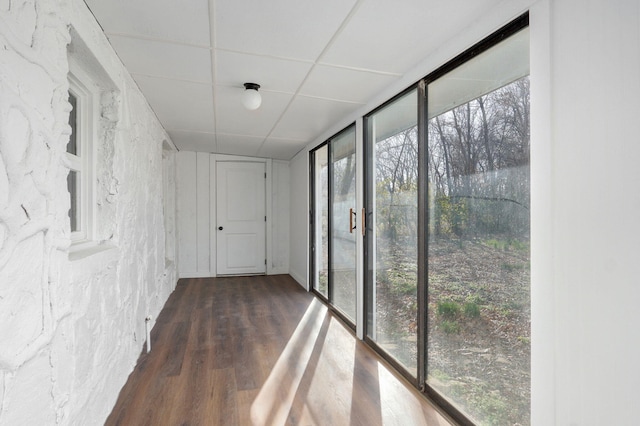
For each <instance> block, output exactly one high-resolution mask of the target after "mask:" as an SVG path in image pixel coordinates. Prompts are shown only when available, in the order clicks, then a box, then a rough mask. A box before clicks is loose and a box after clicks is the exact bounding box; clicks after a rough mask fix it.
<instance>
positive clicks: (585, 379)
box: [290, 0, 640, 426]
mask: <svg viewBox="0 0 640 426" xmlns="http://www.w3.org/2000/svg"><path fill="white" fill-rule="evenodd" d="M529 7H530V11H531V88H532V93H531V99H532V149H531V151H532V152H531V156H532V164H531V173H532V213H531V214H532V336H533V338H532V423H533V424H534V425H544V426H546V425H604V424H606V425H613V424H615V425H634V424H637V417H638V414H637V407H636V404H637V401H639V400H640V388H639V387H638V383H640V368H639V367H638V362H639V361H638V360H640V333H638V332H637V330H638V329H639V328H640V315H639V314H638V311H639V310H638V306H639V303H640V282H639V280H638V278H637V276H638V268H637V265H638V259H640V244H639V243H638V237H639V236H640V220H638V212H639V211H640V192H638V190H637V188H636V187H637V186H638V183H639V182H640V167H638V166H637V162H638V160H637V159H638V158H640V143H639V136H638V131H637V129H636V127H637V126H636V125H635V124H636V122H637V121H638V117H640V102H638V100H639V99H640V2H638V1H628V0H613V1H602V0H586V1H584V0H564V1H551V0H540V1H511V2H503V4H501V6H500V7H499V8H496V9H494V10H490V11H487V14H486V15H485V16H484V17H481V18H479V19H478V21H477V23H476V25H474V26H473V27H470V28H469V29H467V31H465V32H462V33H460V34H459V35H458V36H457V37H456V38H455V39H452V40H450V42H449V43H447V44H445V45H443V46H442V48H441V49H440V50H439V51H438V52H436V53H435V54H434V55H433V56H432V57H429V58H425V60H424V61H423V62H422V63H421V64H420V65H418V66H417V67H416V69H414V70H413V71H411V72H409V73H407V74H406V75H405V76H404V78H403V82H401V83H399V84H397V85H394V86H393V87H390V88H388V90H386V91H384V92H383V93H382V94H381V96H380V99H377V100H374V101H373V102H371V103H370V104H368V105H367V106H365V107H364V108H362V109H361V110H359V111H358V112H356V113H355V114H354V115H352V116H349V117H345V118H344V120H343V121H342V122H340V123H336V125H335V126H334V127H333V128H331V129H329V130H327V132H326V133H325V134H324V135H322V136H321V137H319V138H318V139H317V140H316V141H314V142H313V143H311V144H310V145H309V146H308V147H307V149H306V150H303V151H302V152H301V153H299V154H298V155H297V156H296V157H295V158H294V159H293V160H292V161H291V164H290V170H291V217H292V220H291V262H290V273H291V275H292V276H294V278H296V279H297V280H298V281H299V282H300V283H301V284H303V285H306V283H307V278H306V277H307V276H308V274H307V273H306V270H307V267H308V241H307V240H308V236H307V235H308V196H307V194H308V184H307V180H308V150H309V149H311V148H313V147H314V146H316V145H317V144H319V143H321V142H322V141H324V140H325V139H327V138H328V137H329V136H331V135H332V134H334V133H336V132H337V131H339V130H340V129H342V128H344V127H346V126H347V125H348V124H349V123H351V122H353V121H354V120H355V119H357V117H359V116H362V115H364V114H366V113H367V112H368V111H370V110H371V109H373V108H375V107H376V106H377V105H379V104H380V103H382V102H384V101H385V100H386V99H388V98H389V97H391V96H393V95H394V94H396V93H398V92H400V91H401V90H402V89H403V88H404V87H406V86H408V85H409V84H411V83H412V82H415V81H417V80H418V79H419V78H421V77H422V76H424V75H426V74H428V73H429V72H430V71H432V70H433V69H435V68H437V66H439V65H441V64H443V63H444V62H446V60H448V59H450V58H451V57H453V56H455V55H456V54H458V53H460V52H462V51H463V50H465V48H467V47H469V46H470V45H472V44H473V43H475V42H477V41H479V40H481V39H482V38H484V37H485V36H486V35H488V34H490V33H491V32H492V31H494V30H495V29H497V28H499V27H500V26H502V25H504V24H506V23H507V22H509V21H510V20H511V19H512V18H514V17H516V16H517V15H519V14H520V13H521V12H522V11H524V10H526V9H527V8H529Z"/></svg>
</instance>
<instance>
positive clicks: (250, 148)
mask: <svg viewBox="0 0 640 426" xmlns="http://www.w3.org/2000/svg"><path fill="white" fill-rule="evenodd" d="M217 139H218V153H220V154H230V155H248V156H251V157H257V156H258V151H259V150H260V146H261V145H262V142H263V141H264V138H262V137H253V136H241V135H227V134H221V133H218V138H217Z"/></svg>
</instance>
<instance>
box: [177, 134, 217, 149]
mask: <svg viewBox="0 0 640 426" xmlns="http://www.w3.org/2000/svg"><path fill="white" fill-rule="evenodd" d="M168 133H169V136H171V140H172V141H173V143H175V144H176V146H177V147H178V149H179V150H180V151H197V152H216V137H215V135H214V134H213V133H198V132H187V131H182V130H170V131H169V132H168Z"/></svg>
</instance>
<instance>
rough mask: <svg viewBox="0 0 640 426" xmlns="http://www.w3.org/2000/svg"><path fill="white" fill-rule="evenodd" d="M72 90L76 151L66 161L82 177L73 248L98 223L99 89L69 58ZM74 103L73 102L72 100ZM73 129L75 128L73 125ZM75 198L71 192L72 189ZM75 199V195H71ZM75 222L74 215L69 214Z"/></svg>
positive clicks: (88, 236) (81, 244)
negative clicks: (97, 137) (96, 201)
mask: <svg viewBox="0 0 640 426" xmlns="http://www.w3.org/2000/svg"><path fill="white" fill-rule="evenodd" d="M67 77H68V82H69V90H68V92H69V93H70V94H72V95H73V96H74V97H75V98H76V123H75V124H76V129H75V130H76V154H71V153H69V152H66V149H65V153H64V157H63V163H64V166H65V167H66V168H67V169H68V171H69V173H70V172H72V171H75V172H76V173H77V174H78V176H79V178H78V185H79V190H78V191H77V194H76V198H77V201H76V202H77V205H78V209H79V210H80V211H79V214H78V215H77V217H76V220H77V223H78V226H77V227H78V229H77V230H75V231H73V230H71V229H70V239H71V249H72V250H74V249H79V248H82V247H84V246H85V245H86V244H87V243H90V242H91V241H92V240H93V238H94V227H95V207H94V206H95V179H94V169H95V151H94V143H93V141H94V140H95V139H96V130H97V125H96V123H97V116H96V112H97V110H98V108H97V104H96V103H97V99H98V90H97V88H96V86H95V84H94V83H93V81H92V79H91V78H90V76H89V74H88V73H87V72H86V71H85V70H84V69H83V68H82V67H81V66H80V65H79V64H78V63H77V62H76V61H75V60H74V59H73V57H70V58H69V73H68V76H67ZM69 107H71V103H69ZM72 130H73V129H72ZM69 196H70V198H71V194H70V193H69ZM70 201H71V199H70ZM69 221H70V222H71V217H69Z"/></svg>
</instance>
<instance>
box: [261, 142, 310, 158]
mask: <svg viewBox="0 0 640 426" xmlns="http://www.w3.org/2000/svg"><path fill="white" fill-rule="evenodd" d="M306 144H307V143H306V142H305V141H294V140H288V139H277V138H269V139H267V140H266V141H265V142H264V144H263V145H262V148H261V149H260V152H259V153H258V156H259V157H267V158H275V159H277V160H289V159H291V158H293V156H294V155H296V154H297V153H298V151H300V150H301V149H302V148H304V147H305V146H306Z"/></svg>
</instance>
